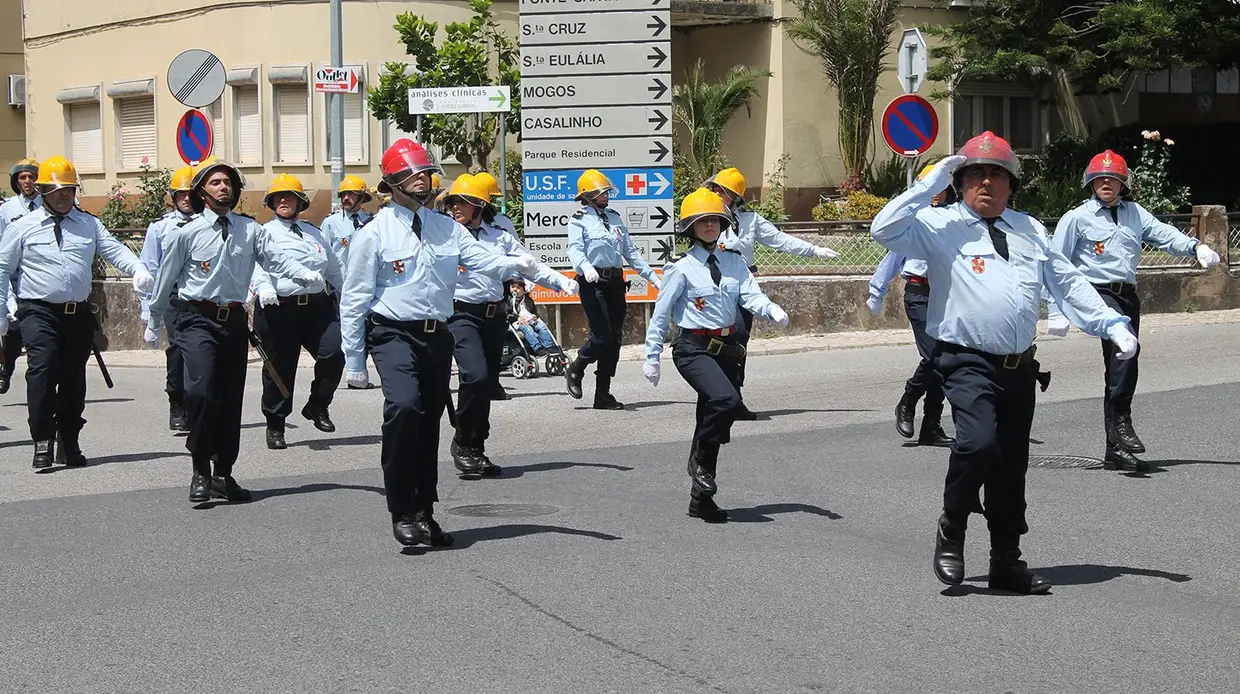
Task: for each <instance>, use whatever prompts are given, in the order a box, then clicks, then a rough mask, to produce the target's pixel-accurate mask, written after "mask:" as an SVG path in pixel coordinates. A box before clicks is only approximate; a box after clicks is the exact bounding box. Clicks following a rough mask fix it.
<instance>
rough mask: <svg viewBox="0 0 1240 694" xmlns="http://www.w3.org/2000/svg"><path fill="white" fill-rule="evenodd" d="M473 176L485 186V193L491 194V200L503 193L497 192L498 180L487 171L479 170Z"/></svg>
mask: <svg viewBox="0 0 1240 694" xmlns="http://www.w3.org/2000/svg"><path fill="white" fill-rule="evenodd" d="M474 178H475V179H476V180H477V181H478V182H479V183H481V184H482V185H484V186H486V189H487V194H488V195H490V196H491V199H492V200H494V199H495V198H498V197H502V196H503V194H502V193H500V192H499V181H498V180H496V178H495V177H494V176H492V175H491V173H490V172H489V171H479V172H478V173H476V174H474Z"/></svg>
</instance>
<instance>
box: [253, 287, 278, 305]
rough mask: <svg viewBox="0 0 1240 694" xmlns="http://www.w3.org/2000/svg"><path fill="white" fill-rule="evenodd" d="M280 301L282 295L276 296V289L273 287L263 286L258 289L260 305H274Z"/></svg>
mask: <svg viewBox="0 0 1240 694" xmlns="http://www.w3.org/2000/svg"><path fill="white" fill-rule="evenodd" d="M278 303H280V297H278V296H276V290H275V289H274V288H273V287H263V288H262V289H260V290H258V305H259V306H274V305H276V304H278Z"/></svg>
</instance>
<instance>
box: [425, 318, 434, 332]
mask: <svg viewBox="0 0 1240 694" xmlns="http://www.w3.org/2000/svg"><path fill="white" fill-rule="evenodd" d="M436 328H437V326H436V324H435V321H433V320H424V321H422V332H424V333H433V332H435V330H436Z"/></svg>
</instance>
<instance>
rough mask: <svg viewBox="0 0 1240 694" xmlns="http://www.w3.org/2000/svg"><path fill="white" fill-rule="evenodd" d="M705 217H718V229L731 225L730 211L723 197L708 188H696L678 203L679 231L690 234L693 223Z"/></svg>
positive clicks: (686, 234)
mask: <svg viewBox="0 0 1240 694" xmlns="http://www.w3.org/2000/svg"><path fill="white" fill-rule="evenodd" d="M706 217H718V218H719V226H720V229H727V228H728V227H729V226H731V225H732V213H731V212H728V206H727V205H726V204H725V203H724V202H723V198H721V197H719V195H718V193H715V192H714V191H712V190H710V189H708V188H698V189H697V190H695V191H693V192H692V193H689V194H688V195H686V196H685V199H684V200H683V201H682V202H681V203H680V233H681V234H684V235H685V236H692V235H693V231H692V229H693V223H694V222H696V221H697V220H699V219H704V218H706Z"/></svg>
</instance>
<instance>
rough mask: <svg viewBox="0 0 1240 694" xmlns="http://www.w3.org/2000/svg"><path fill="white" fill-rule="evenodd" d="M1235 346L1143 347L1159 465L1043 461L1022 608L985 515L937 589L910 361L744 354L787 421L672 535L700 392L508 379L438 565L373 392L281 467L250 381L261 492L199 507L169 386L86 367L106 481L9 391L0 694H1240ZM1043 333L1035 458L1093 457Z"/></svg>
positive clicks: (1149, 435)
mask: <svg viewBox="0 0 1240 694" xmlns="http://www.w3.org/2000/svg"><path fill="white" fill-rule="evenodd" d="M1238 339H1240V325H1235V324H1224V325H1201V326H1188V327H1179V328H1167V329H1164V330H1162V331H1160V332H1158V333H1154V334H1148V335H1146V336H1145V345H1144V351H1143V355H1142V380H1141V387H1140V389H1139V391H1138V399H1137V403H1136V407H1135V420H1136V424H1137V427H1138V431H1139V432H1140V433H1141V434H1142V436H1143V438H1144V439H1145V441H1146V443H1147V446H1148V447H1149V453H1148V454H1147V455H1146V456H1145V457H1146V458H1147V459H1148V460H1150V461H1152V462H1153V463H1154V466H1155V467H1154V471H1153V472H1152V473H1151V474H1149V475H1144V476H1124V475H1119V474H1117V473H1113V472H1105V471H1101V470H1090V469H1084V468H1042V467H1039V468H1034V469H1031V470H1030V473H1029V479H1028V496H1029V509H1030V510H1029V523H1030V526H1031V531H1030V534H1029V535H1028V536H1026V538H1025V542H1024V548H1025V552H1026V558H1027V559H1028V560H1029V561H1030V564H1031V566H1033V567H1035V568H1037V569H1038V570H1039V571H1040V572H1041V573H1042V574H1043V575H1044V576H1046V577H1047V578H1049V579H1050V580H1051V581H1052V582H1053V583H1054V584H1055V588H1054V590H1053V592H1052V594H1051V595H1049V596H1035V597H1020V596H1013V595H1007V594H997V593H991V592H990V591H988V590H987V589H986V588H985V572H986V550H987V537H986V534H985V531H984V522H983V521H982V519H980V518H976V517H975V518H974V522H973V527H974V530H973V531H972V532H971V533H970V536H969V544H968V547H967V551H966V561H967V566H968V573H969V577H970V578H969V580H968V581H967V582H966V586H965V587H964V588H963V589H959V590H948V591H945V590H944V587H943V586H942V585H940V584H938V583H937V582H936V581H935V579H934V576H933V574H932V573H931V569H930V554H931V550H932V543H933V533H934V523H935V519H936V518H937V516H938V513H939V508H940V501H941V497H940V494H941V489H942V477H943V474H944V470H945V465H946V460H947V453H946V451H943V450H937V449H920V448H915V447H905V446H903V445H902V441H901V440H900V439H899V438H898V436H897V435H896V433H895V431H894V427H893V425H892V421H891V411H892V407H893V406H894V403H895V400H896V399H897V398H898V397H899V392H900V388H901V387H902V386H901V383H902V381H903V379H904V378H905V377H906V376H907V374H908V373H909V372H910V370H911V368H912V366H913V365H914V363H915V356H914V355H915V352H914V351H913V350H912V348H911V347H882V348H870V349H858V350H849V351H835V352H810V353H805V354H797V355H784V356H772V357H760V358H755V359H754V360H752V361H751V364H750V375H749V379H750V386H749V387H748V388H747V389H746V399H747V401H748V402H749V403H750V405H751V407H753V408H754V409H755V410H760V411H763V412H766V413H767V416H766V417H764V420H763V421H759V422H753V423H739V424H738V425H737V426H736V429H735V434H734V439H733V443H732V444H731V445H729V446H726V447H724V450H723V454H722V456H721V462H720V493H719V496H718V497H717V499H718V501H719V502H720V504H721V505H722V506H723V507H724V508H727V509H729V511H730V513H731V515H732V518H733V522H731V523H729V524H727V525H723V526H708V525H705V524H703V523H701V522H699V521H696V520H693V519H690V518H688V517H687V516H686V515H685V510H686V506H687V502H688V487H689V483H688V480H687V478H686V475H685V472H684V459H685V455H686V454H687V449H688V445H687V442H686V441H687V436H688V433H689V431H690V430H691V428H692V404H691V403H692V398H691V391H690V390H689V389H688V387H687V386H685V384H684V383H683V381H681V380H680V378H679V377H678V376H677V375H676V374H675V372H674V370H673V369H672V368H671V364H670V360H668V362H667V367H668V368H667V369H666V373H665V380H664V383H663V384H661V385H660V386H659V388H657V389H652V388H650V386H649V385H648V384H646V383H645V381H644V380H642V379H641V376H640V371H639V365H638V364H635V363H625V364H622V365H621V371H620V374H619V376H618V379H617V380H618V385H619V387H618V389H617V395H618V397H620V398H621V399H622V400H625V401H627V402H629V403H631V409H630V411H627V412H621V413H599V412H594V411H591V410H587V409H584V408H583V403H582V402H578V401H574V400H571V399H570V398H568V396H566V395H564V394H562V390H561V385H562V381H560V380H559V379H551V378H541V379H537V380H533V381H523V382H514V381H512V379H505V384H506V385H507V386H508V387H509V388H510V392H511V393H512V395H513V396H514V398H513V399H512V400H511V401H508V402H502V403H497V404H496V407H495V419H496V427H495V431H494V432H493V437H492V441H491V444H490V445H489V447H488V451H489V452H490V454H491V457H492V458H494V459H495V460H496V462H498V463H499V464H501V465H503V466H505V468H506V474H505V476H504V477H503V478H501V479H497V480H485V481H477V482H462V481H459V480H458V479H457V478H456V477H455V475H453V474H452V466H451V462H450V460H449V459H448V458H447V445H446V441H445V442H444V445H442V446H441V458H442V461H441V466H440V474H441V477H440V479H441V484H440V494H441V496H442V499H443V500H442V502H441V503H440V504H439V506H438V510H437V517H438V518H439V519H440V521H441V523H442V524H443V525H444V526H445V529H447V530H449V531H450V532H452V533H453V534H454V535H455V536H456V539H457V546H456V547H455V548H454V549H451V550H436V551H430V552H422V551H419V552H417V553H402V552H401V551H400V548H399V546H398V545H397V544H396V543H395V541H394V540H393V539H392V537H391V532H390V523H389V517H388V515H387V513H386V510H385V506H384V501H383V496H382V480H381V476H380V473H379V469H378V450H379V446H378V425H379V416H380V408H381V397H380V394H379V391H377V390H372V391H365V392H358V391H341V392H340V393H339V395H338V398H337V401H336V403H335V404H334V406H333V408H332V411H333V415H334V418H335V420H336V423H337V425H338V427H339V431H338V432H337V433H336V434H331V435H327V434H322V433H319V432H317V431H315V430H314V429H313V428H312V427H310V426H309V425H308V423H306V422H302V421H299V420H290V422H291V423H292V424H296V425H297V428H292V427H290V429H289V432H288V438H289V441H290V444H291V447H290V448H289V449H288V450H286V451H279V452H275V451H268V450H266V448H265V447H264V446H263V428H262V417H261V415H260V413H259V411H258V391H257V389H258V384H259V378H258V371H257V367H254V368H252V369H251V371H250V378H249V384H250V395H249V396H248V398H247V402H246V415H245V422H246V427H247V428H246V429H245V431H244V434H243V440H242V460H241V462H240V463H239V464H238V466H237V476H238V478H239V479H241V480H242V482H243V483H244V484H246V485H247V486H249V487H251V488H252V489H254V490H255V494H256V497H257V498H256V500H255V501H254V502H253V503H251V504H249V505H245V506H231V507H230V506H215V507H213V508H195V507H193V506H192V505H191V504H190V503H189V502H188V501H187V500H186V493H187V487H188V483H189V476H190V465H189V459H188V456H187V455H186V453H185V450H184V447H183V440H182V439H179V438H177V437H174V436H172V435H171V434H170V433H169V432H167V430H166V428H165V427H166V418H167V411H166V404H165V401H164V399H163V396H162V392H161V389H162V372H161V371H160V370H159V369H154V368H116V369H114V374H113V375H114V378H115V380H116V388H115V389H114V390H107V389H106V388H104V386H103V384H102V382H101V381H100V380H99V379H98V377H97V373H95V372H94V367H93V366H92V367H91V369H92V371H91V390H90V400H91V402H90V404H89V405H88V409H87V413H86V418H87V419H88V420H90V421H89V423H88V424H87V429H86V432H85V433H84V435H83V447H84V449H85V451H86V453H87V454H88V455H89V456H90V457H91V458H92V460H93V461H94V463H95V464H94V465H92V466H91V467H89V468H86V469H82V470H66V469H60V468H53V473H52V474H35V473H34V472H33V471H32V470H31V469H30V453H31V447H30V443H29V441H28V438H27V436H26V431H27V430H26V423H25V408H24V405H23V395H24V393H23V392H22V391H23V389H22V388H21V387H20V382H19V386H18V387H17V388H15V389H14V390H13V391H12V392H10V393H9V394H8V395H6V396H4V397H3V398H0V691H19V692H41V693H42V692H92V693H95V692H191V691H192V692H238V691H246V692H539V693H542V692H548V693H550V692H574V693H575V692H949V691H969V692H1080V691H1101V692H1120V691H1122V692H1173V691H1174V692H1234V691H1237V689H1240V673H1238V671H1237V670H1238V665H1237V663H1240V638H1238V636H1237V635H1238V634H1240V597H1238V596H1237V591H1236V586H1237V585H1238V583H1240V582H1238V581H1237V576H1238V575H1240V561H1238V560H1237V558H1236V548H1237V540H1236V537H1237V532H1236V531H1237V527H1238V526H1240V522H1238V521H1237V518H1240V483H1238V479H1237V475H1238V473H1240V467H1238V466H1240V462H1238V461H1240V454H1237V452H1236V451H1237V450H1238V449H1240V427H1237V426H1236V425H1237V414H1236V410H1237V406H1236V403H1238V402H1240V364H1238V363H1237V361H1238V360H1237V359H1236V358H1235V357H1234V350H1233V349H1232V345H1235V344H1236V343H1237V341H1238ZM1039 344H1040V345H1041V346H1042V347H1041V350H1040V352H1039V358H1040V359H1041V360H1042V361H1043V363H1044V365H1045V366H1046V367H1049V368H1050V369H1051V370H1052V371H1053V372H1054V380H1053V383H1052V385H1051V389H1050V391H1048V392H1047V393H1045V394H1042V395H1040V396H1039V409H1038V415H1037V418H1036V421H1035V423H1034V430H1033V439H1034V440H1035V445H1034V446H1033V449H1034V453H1035V455H1038V456H1048V457H1053V456H1089V457H1095V458H1098V457H1101V455H1102V422H1101V404H1100V401H1099V399H1098V396H1099V393H1100V391H1101V365H1100V363H1099V361H1100V360H1099V349H1098V346H1097V343H1096V342H1095V341H1093V340H1091V339H1089V338H1086V337H1084V336H1080V335H1075V334H1074V335H1073V336H1070V337H1068V338H1066V339H1045V338H1043V339H1042V340H1041V341H1040V342H1039ZM307 377H308V372H307V371H305V370H303V371H302V373H301V379H302V381H301V383H300V385H299V386H298V393H299V394H298V400H297V405H296V409H297V410H299V409H300V405H301V403H302V402H303V400H304V397H305V388H306V383H305V380H304V379H305V378H307ZM584 402H588V400H587V401H584ZM445 428H447V426H446V422H445ZM1060 462H1063V461H1060ZM1067 462H1072V461H1067ZM467 514H472V515H467Z"/></svg>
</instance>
